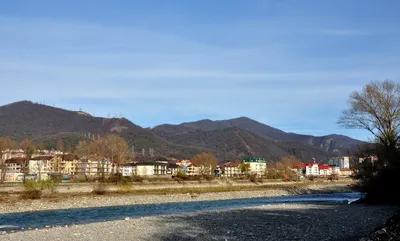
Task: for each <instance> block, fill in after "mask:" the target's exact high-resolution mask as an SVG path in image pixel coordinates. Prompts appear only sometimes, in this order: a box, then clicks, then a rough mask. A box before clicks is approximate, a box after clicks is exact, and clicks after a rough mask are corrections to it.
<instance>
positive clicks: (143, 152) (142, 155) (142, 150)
mask: <svg viewBox="0 0 400 241" xmlns="http://www.w3.org/2000/svg"><path fill="white" fill-rule="evenodd" d="M144 152H145V151H144V148H142V156H144Z"/></svg>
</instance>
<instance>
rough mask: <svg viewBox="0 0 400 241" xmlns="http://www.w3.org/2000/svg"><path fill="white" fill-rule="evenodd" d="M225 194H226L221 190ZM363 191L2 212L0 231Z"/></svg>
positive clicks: (348, 196) (350, 196)
mask: <svg viewBox="0 0 400 241" xmlns="http://www.w3.org/2000/svg"><path fill="white" fill-rule="evenodd" d="M221 195H223V193H221ZM362 196H363V194H361V193H356V192H354V193H333V194H310V195H298V196H282V197H261V198H246V199H233V200H216V201H198V202H182V203H163V204H146V205H131V206H111V207H95V208H80V209H64V210H56V211H38V212H25V213H10V214H0V231H10V230H16V231H22V230H26V229H28V228H44V227H46V226H65V225H73V224H87V223H94V222H104V221H112V220H121V219H124V218H126V217H129V218H138V217H146V216H158V215H166V214H180V213H190V212H197V211H210V210H227V209H231V208H239V207H251V206H260V205H268V204H283V203H313V202H328V203H329V202H330V203H341V202H343V201H344V200H348V201H350V202H352V201H355V200H357V199H359V198H361V197H362Z"/></svg>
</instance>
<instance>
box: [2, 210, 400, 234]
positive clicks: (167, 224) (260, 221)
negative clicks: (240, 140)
mask: <svg viewBox="0 0 400 241" xmlns="http://www.w3.org/2000/svg"><path fill="white" fill-rule="evenodd" d="M394 212H395V208H394V207H387V206H364V205H360V204H358V205H355V204H354V205H348V204H286V205H285V204H279V205H266V206H258V207H251V208H240V209H232V210H228V211H210V212H197V213H190V214H182V215H167V216H158V217H145V218H139V219H128V218H127V219H126V220H118V221H112V222H103V223H91V224H85V225H79V226H69V227H56V228H49V229H41V230H29V231H24V232H17V233H9V234H4V235H1V234H0V240H2V241H16V240H52V241H54V240H68V241H74V240H76V241H82V240H97V241H102V240H149V241H150V240H152V241H153V240H155V241H157V240H160V241H164V240H174V241H179V240H307V241H313V240H340V241H350V240H359V238H360V237H362V236H363V235H365V234H366V233H368V232H370V231H372V230H373V229H374V228H375V227H377V226H379V225H381V224H383V223H384V222H385V221H386V219H387V218H388V217H389V216H391V215H392V214H393V213H394Z"/></svg>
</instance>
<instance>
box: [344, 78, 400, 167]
mask: <svg viewBox="0 0 400 241" xmlns="http://www.w3.org/2000/svg"><path fill="white" fill-rule="evenodd" d="M349 105H350V107H349V108H348V109H346V110H344V111H343V112H342V115H341V116H340V118H339V121H338V123H339V124H340V125H341V126H343V127H345V128H355V129H365V130H367V131H369V132H370V133H371V134H372V135H373V136H374V137H375V138H376V139H377V141H378V142H379V143H380V144H381V145H382V146H383V147H384V148H385V153H386V157H385V159H386V160H387V161H388V162H392V160H395V159H396V158H394V157H395V156H396V152H397V147H398V146H399V139H400V132H399V128H400V84H398V83H395V82H393V81H390V80H385V81H372V82H371V83H369V84H367V85H365V86H364V88H363V90H362V91H354V92H353V93H351V94H350V100H349Z"/></svg>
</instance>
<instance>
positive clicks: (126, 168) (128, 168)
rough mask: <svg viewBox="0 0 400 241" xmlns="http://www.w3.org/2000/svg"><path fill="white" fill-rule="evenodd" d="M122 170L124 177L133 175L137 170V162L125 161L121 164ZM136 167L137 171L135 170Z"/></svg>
mask: <svg viewBox="0 0 400 241" xmlns="http://www.w3.org/2000/svg"><path fill="white" fill-rule="evenodd" d="M119 168H120V172H121V174H122V176H124V177H130V176H133V173H134V172H136V163H125V164H122V165H120V167H119ZM134 169H135V171H134Z"/></svg>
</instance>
